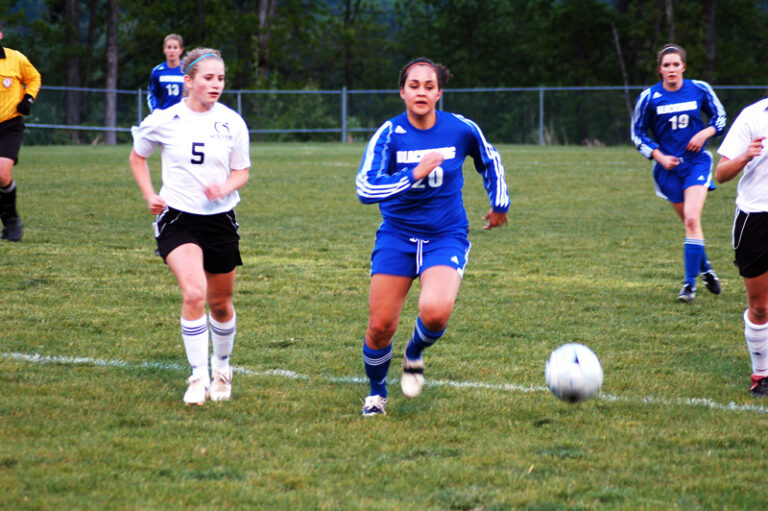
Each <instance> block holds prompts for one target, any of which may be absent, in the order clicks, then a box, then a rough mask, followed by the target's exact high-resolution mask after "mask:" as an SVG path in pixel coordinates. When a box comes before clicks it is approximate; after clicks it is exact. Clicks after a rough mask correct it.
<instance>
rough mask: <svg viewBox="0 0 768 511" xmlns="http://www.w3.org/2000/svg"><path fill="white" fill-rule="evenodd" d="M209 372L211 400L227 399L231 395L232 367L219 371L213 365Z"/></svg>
mask: <svg viewBox="0 0 768 511" xmlns="http://www.w3.org/2000/svg"><path fill="white" fill-rule="evenodd" d="M211 374H212V376H213V379H212V381H211V401H229V398H231V397H232V368H231V367H227V369H226V371H219V370H218V369H216V368H215V367H213V368H212V369H211Z"/></svg>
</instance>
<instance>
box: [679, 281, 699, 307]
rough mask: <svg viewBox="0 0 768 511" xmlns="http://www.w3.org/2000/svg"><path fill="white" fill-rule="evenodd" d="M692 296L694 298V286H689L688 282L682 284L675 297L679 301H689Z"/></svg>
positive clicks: (691, 299)
mask: <svg viewBox="0 0 768 511" xmlns="http://www.w3.org/2000/svg"><path fill="white" fill-rule="evenodd" d="M694 298H696V288H693V287H691V285H690V284H683V288H682V289H681V290H680V293H679V294H678V295H677V299H678V300H680V301H681V302H685V303H691V302H692V301H693V299H694Z"/></svg>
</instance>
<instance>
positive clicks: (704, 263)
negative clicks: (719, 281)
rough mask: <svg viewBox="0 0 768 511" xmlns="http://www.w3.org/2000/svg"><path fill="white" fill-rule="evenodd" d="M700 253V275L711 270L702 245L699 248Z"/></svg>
mask: <svg viewBox="0 0 768 511" xmlns="http://www.w3.org/2000/svg"><path fill="white" fill-rule="evenodd" d="M701 251H702V254H701V273H707V272H708V271H710V270H712V265H711V264H710V263H709V258H708V257H707V251H706V249H705V248H704V245H702V246H701Z"/></svg>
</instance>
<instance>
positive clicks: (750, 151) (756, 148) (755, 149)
mask: <svg viewBox="0 0 768 511" xmlns="http://www.w3.org/2000/svg"><path fill="white" fill-rule="evenodd" d="M763 140H765V137H757V138H755V139H754V140H752V142H750V143H749V145H748V146H747V151H746V152H745V153H744V156H745V157H746V158H747V161H748V162H749V161H752V158H754V157H755V156H760V153H761V152H762V151H763Z"/></svg>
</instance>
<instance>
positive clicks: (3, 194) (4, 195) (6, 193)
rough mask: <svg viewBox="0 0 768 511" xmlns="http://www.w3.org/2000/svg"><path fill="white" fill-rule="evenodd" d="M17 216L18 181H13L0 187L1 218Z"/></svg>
mask: <svg viewBox="0 0 768 511" xmlns="http://www.w3.org/2000/svg"><path fill="white" fill-rule="evenodd" d="M16 216H19V213H18V212H17V211H16V182H15V181H11V184H9V185H8V186H6V187H5V188H0V218H2V219H3V220H6V219H8V218H13V217H16Z"/></svg>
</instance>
